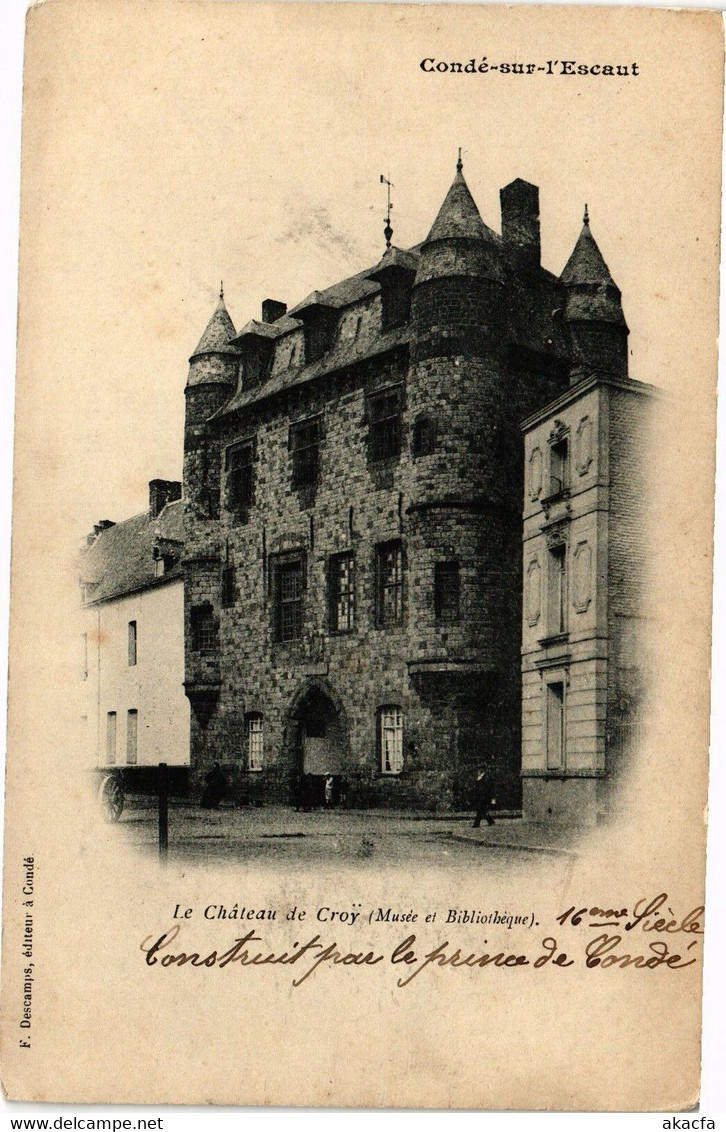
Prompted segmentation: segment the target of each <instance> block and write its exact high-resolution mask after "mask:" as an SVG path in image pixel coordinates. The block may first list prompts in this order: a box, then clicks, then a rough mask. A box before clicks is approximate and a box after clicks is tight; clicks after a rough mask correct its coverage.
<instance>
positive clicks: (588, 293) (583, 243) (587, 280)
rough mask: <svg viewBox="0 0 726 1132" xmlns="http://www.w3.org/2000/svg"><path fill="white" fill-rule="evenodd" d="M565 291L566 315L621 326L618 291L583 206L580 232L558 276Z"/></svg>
mask: <svg viewBox="0 0 726 1132" xmlns="http://www.w3.org/2000/svg"><path fill="white" fill-rule="evenodd" d="M560 282H562V283H564V285H565V287H566V288H567V291H568V296H567V305H566V316H567V317H568V318H570V319H583V320H592V321H595V322H597V321H599V322H617V323H621V324H622V325H625V317H624V315H623V308H622V305H621V298H622V296H621V294H620V290H619V288H618V286H617V284H616V283H615V280H614V279H613V277H612V275H611V274H610V268H609V267H608V265H607V264H606V262H605V260H604V259H603V255H602V252H601V251H600V248H599V247H598V245H597V242H596V240H595V237H594V236H593V234H592V232H591V230H590V216H589V213H588V211H587V205H585V215H584V217H583V224H582V231H581V232H580V235H579V236H578V239H577V243H576V244H575V247H574V248H573V250H572V255H571V256H570V258H569V259H568V261H567V263H566V264H565V267H564V270H563V271H562V274H561V275H560Z"/></svg>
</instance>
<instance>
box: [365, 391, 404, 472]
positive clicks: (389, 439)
mask: <svg viewBox="0 0 726 1132" xmlns="http://www.w3.org/2000/svg"><path fill="white" fill-rule="evenodd" d="M368 427H369V432H368V452H369V456H370V458H371V460H390V459H393V458H395V457H397V456H398V454H399V452H400V450H401V387H400V385H399V386H396V388H395V389H386V390H384V391H383V392H382V393H376V394H374V395H373V396H371V397H370V398H369V400H368Z"/></svg>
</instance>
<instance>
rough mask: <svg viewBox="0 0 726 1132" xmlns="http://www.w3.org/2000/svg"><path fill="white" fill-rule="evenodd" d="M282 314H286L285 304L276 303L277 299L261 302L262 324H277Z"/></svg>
mask: <svg viewBox="0 0 726 1132" xmlns="http://www.w3.org/2000/svg"><path fill="white" fill-rule="evenodd" d="M284 314H287V303H278V301H277V299H263V300H262V321H263V322H277V320H278V318H282V316H283V315H284Z"/></svg>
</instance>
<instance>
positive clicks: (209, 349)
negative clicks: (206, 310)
mask: <svg viewBox="0 0 726 1132" xmlns="http://www.w3.org/2000/svg"><path fill="white" fill-rule="evenodd" d="M235 336H236V331H235V328H234V323H233V322H232V319H231V318H230V317H229V311H228V310H227V307H226V306H225V302H224V291H223V290H222V289H220V292H219V302H218V303H217V306H216V307H215V309H214V314H213V315H212V317H211V318H210V320H209V322H208V323H207V328H206V330H205V331H204V334H202V337H201V338H200V339H199V342H198V344H197V348H196V350H195V351H194V353H193V354H192V357H193V358H196V357H198V355H199V354H234V353H236V351H235V350H234V349H233V348H232V347H231V346H230V342H231V340H232V339H233V338H234V337H235Z"/></svg>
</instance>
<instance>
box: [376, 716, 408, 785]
mask: <svg viewBox="0 0 726 1132" xmlns="http://www.w3.org/2000/svg"><path fill="white" fill-rule="evenodd" d="M380 720H381V772H382V773H383V774H400V773H401V771H402V770H403V715H402V713H401V709H400V707H396V706H395V705H392V706H390V707H384V708H381V712H380Z"/></svg>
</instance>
